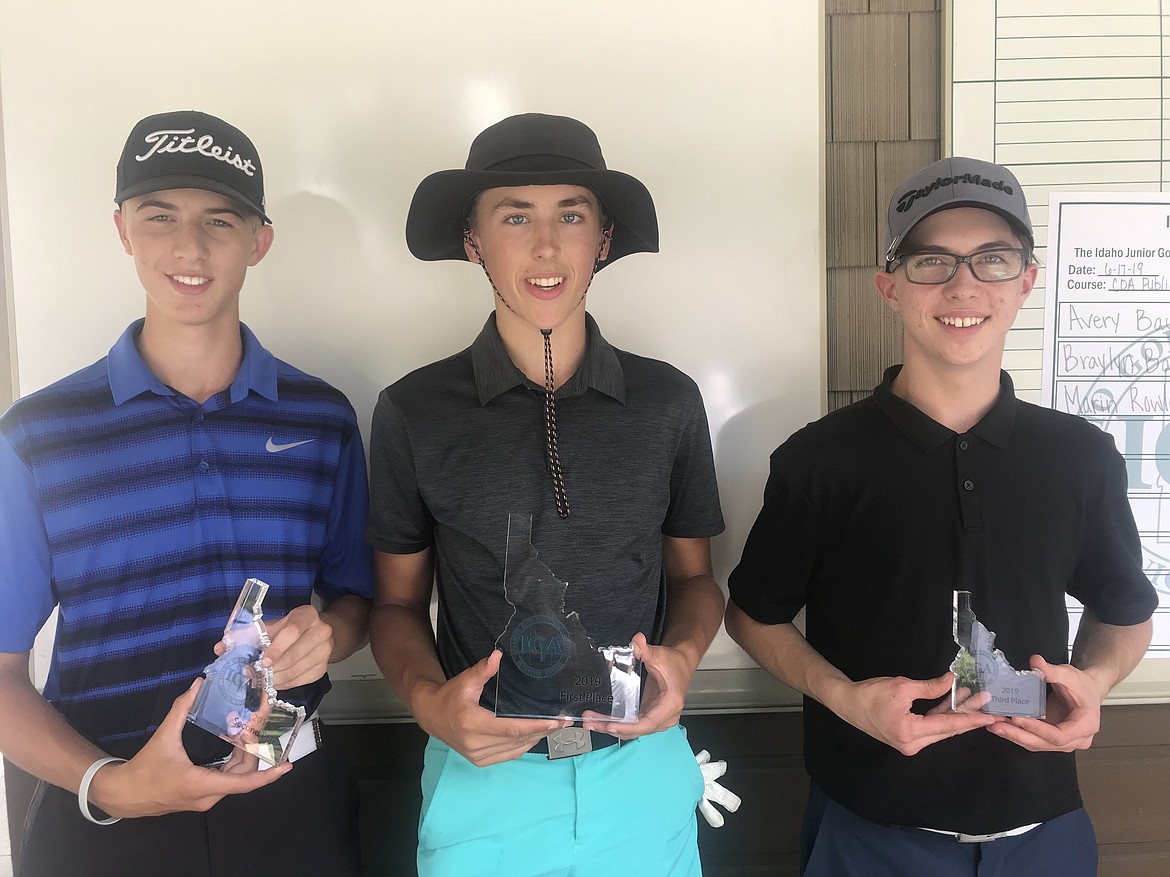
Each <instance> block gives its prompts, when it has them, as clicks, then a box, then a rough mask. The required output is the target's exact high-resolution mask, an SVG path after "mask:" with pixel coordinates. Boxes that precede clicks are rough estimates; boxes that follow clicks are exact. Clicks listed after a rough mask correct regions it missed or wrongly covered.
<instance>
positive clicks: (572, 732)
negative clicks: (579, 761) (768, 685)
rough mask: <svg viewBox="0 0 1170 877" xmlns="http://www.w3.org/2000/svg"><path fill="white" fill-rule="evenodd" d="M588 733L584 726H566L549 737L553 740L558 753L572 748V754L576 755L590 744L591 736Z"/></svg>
mask: <svg viewBox="0 0 1170 877" xmlns="http://www.w3.org/2000/svg"><path fill="white" fill-rule="evenodd" d="M588 733H589V732H588V731H585V730H583V729H582V728H565V729H563V730H561V731H557V732H556V733H555V734H553V735H552V736H551V737H550V738H549V739H551V740H552V743H553V748H554V749H556V751H557V752H558V753H565V751H566V750H569V749H571V750H572V754H573V755H576V754H577V753H578V752H581V751H583V750H584V749H585V747H586V746H588V745H589V738H588V737H586V736H585V735H586V734H588Z"/></svg>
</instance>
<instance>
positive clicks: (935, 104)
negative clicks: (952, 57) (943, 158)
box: [907, 12, 942, 140]
mask: <svg viewBox="0 0 1170 877" xmlns="http://www.w3.org/2000/svg"><path fill="white" fill-rule="evenodd" d="M941 30H942V28H941V27H940V22H939V15H938V13H936V12H916V13H914V14H913V15H911V16H910V52H909V69H908V71H907V76H908V78H909V95H910V139H911V140H938V139H939V137H940V135H941V133H942V97H941V92H940V89H941V88H942V64H941V59H942V42H941V40H942V36H941Z"/></svg>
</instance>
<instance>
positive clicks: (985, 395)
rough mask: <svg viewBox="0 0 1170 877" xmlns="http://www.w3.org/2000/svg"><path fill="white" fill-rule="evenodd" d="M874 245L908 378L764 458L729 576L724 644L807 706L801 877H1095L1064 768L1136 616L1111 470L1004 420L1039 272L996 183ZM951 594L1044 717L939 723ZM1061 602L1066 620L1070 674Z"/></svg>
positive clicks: (943, 165)
mask: <svg viewBox="0 0 1170 877" xmlns="http://www.w3.org/2000/svg"><path fill="white" fill-rule="evenodd" d="M887 244H888V246H887V249H886V265H885V271H883V272H881V273H879V274H878V275H877V288H878V292H879V293H880V294H881V296H882V298H883V300H884V301H885V302H886V304H888V305H889V306H890V308H892V309H893V310H894V311H895V312H897V313H898V314H899V315H900V316H901V318H902V323H903V350H904V362H903V364H902V365H900V366H894V367H893V368H891V369H889V370H888V371H887V372H886V375H885V380H884V382H883V383H882V384H881V385H880V386H879V387H878V388H877V389H876V391H875V392H874V395H873V396H872V397H871V398H870V399H868V400H865V401H863V402H859V403H857V404H855V405H852V406H850V407H848V408H845V409H844V410H841V411H838V412H835V413H833V414H830V415H829V416H827V417H825V418H823V419H822V420H820V421H817V422H816V423H813V424H810V425H809V426H807V427H806V428H804V429H803V430H800V431H799V432H797V433H796V434H795V435H793V436H792V437H791V438H790V439H789V440H788V441H787V442H785V443H784V444H783V445H781V447H780V448H779V449H778V450H776V452H775V453H774V454H773V455H772V460H771V475H770V477H769V480H768V485H767V488H766V490H765V493H764V508H763V510H762V511H761V512H760V516H759V518H758V519H757V521H756V523H755V526H754V527H753V529H752V531H751V534H750V535H749V537H748V541H747V544H746V546H745V548H744V553H743V559H742V560H741V562H740V564H739V566H738V567H737V568H736V569H735V571H734V572H733V573H732V575H731V581H730V585H731V603H730V605H729V606H728V612H727V627H728V631H729V632H730V633H731V635H732V636H733V637H734V638H735V639H736V640H737V641H738V642H740V643H741V644H742V645H743V646H744V647H745V648H746V649H747V651H748V652H749V653H750V654H751V655H752V656H753V657H754V658H755V659H756V660H757V661H759V662H760V664H761V665H762V666H763V667H764V668H766V669H767V670H769V671H770V672H772V673H773V674H774V675H775V676H777V677H778V678H780V679H781V680H783V681H784V682H786V683H788V684H789V685H792V686H793V687H795V688H797V689H798V690H800V691H802V692H803V693H804V695H805V701H804V703H805V713H804V715H805V735H804V737H805V762H806V766H807V767H808V771H809V774H810V775H811V777H812V783H813V786H812V793H811V796H810V804H809V808H808V810H807V812H806V820H805V830H806V835H805V838H804V840H806V842H807V843H806V848H805V850H804V854H805V855H806V856H808V855H809V851H810V850H811V858H810V859H808V861H807V870H806V871H805V872H804V873H805V874H806V875H830V874H831V875H838V877H839V875H853V874H857V875H860V874H864V875H881V874H898V875H937V874H949V875H963V874H967V875H974V874H976V873H979V874H983V873H992V872H994V873H996V874H1004V875H1027V877H1038V875H1060V877H1070V875H1082V874H1083V875H1089V874H1093V873H1096V865H1095V863H1096V845H1095V841H1094V837H1093V830H1092V826H1091V825H1090V823H1089V820H1088V817H1087V816H1086V814H1085V811H1084V809H1083V807H1082V805H1081V798H1080V794H1079V791H1078V788H1077V779H1076V765H1075V761H1074V756H1073V754H1072V753H1073V750H1076V749H1085V748H1087V747H1088V746H1089V745H1090V744H1091V743H1092V740H1093V735H1094V734H1095V733H1096V732H1097V729H1098V727H1099V723H1100V715H1101V702H1102V700H1103V699H1104V698H1105V696H1106V694H1108V692H1109V690H1110V689H1111V688H1112V687H1113V686H1114V685H1115V684H1116V683H1117V682H1118V681H1120V680H1121V679H1123V678H1124V677H1125V676H1126V675H1127V674H1128V673H1129V672H1130V670H1131V669H1133V667H1134V665H1135V664H1136V663H1137V661H1138V660H1139V659H1140V658H1141V656H1142V654H1143V652H1144V650H1145V648H1146V646H1147V644H1148V643H1149V639H1150V633H1151V625H1150V622H1149V618H1150V616H1151V614H1152V612H1153V609H1154V607H1155V605H1156V596H1155V594H1154V591H1153V588H1152V587H1151V585H1150V583H1149V581H1147V579H1146V577H1145V576H1144V575H1143V573H1142V564H1141V550H1140V546H1139V543H1138V535H1137V530H1136V528H1135V526H1134V521H1133V516H1132V514H1131V513H1130V510H1129V505H1128V502H1127V501H1126V481H1125V469H1124V465H1123V460H1122V458H1121V456H1120V455H1119V454H1118V453H1117V451H1116V450H1115V449H1114V446H1113V441H1112V439H1111V438H1110V437H1109V436H1108V435H1107V434H1105V433H1103V432H1101V431H1100V430H1098V429H1097V428H1096V427H1094V426H1091V425H1090V424H1089V423H1087V422H1086V421H1084V420H1081V419H1079V418H1077V417H1072V416H1069V415H1066V414H1061V413H1058V412H1056V411H1052V410H1049V409H1046V408H1039V407H1037V406H1035V405H1030V404H1028V403H1025V402H1021V401H1019V400H1017V399H1016V398H1015V396H1014V394H1013V390H1012V381H1011V378H1010V377H1008V375H1007V373H1006V372H1003V371H1001V369H1000V365H1001V362H1002V360H1003V349H1004V338H1005V336H1006V334H1007V331H1008V329H1009V328H1011V325H1012V322H1013V320H1015V317H1016V313H1017V312H1018V311H1019V309H1020V306H1021V305H1022V304H1023V303H1024V301H1025V299H1026V298H1027V297H1028V294H1029V293H1030V292H1031V291H1032V285H1033V283H1035V280H1036V270H1037V269H1036V265H1035V262H1034V261H1033V259H1032V249H1033V238H1032V228H1031V224H1030V221H1029V217H1028V210H1027V206H1026V204H1025V201H1024V195H1023V192H1022V190H1021V189H1020V184H1019V183H1018V182H1017V180H1016V178H1015V177H1014V176H1013V175H1012V174H1011V172H1010V171H1008V170H1007V169H1006V168H1004V167H1000V166H999V165H994V164H988V163H987V162H982V161H976V160H974V159H969V158H949V159H943V160H942V161H940V162H938V163H936V164H932V165H930V166H929V167H927V168H925V169H924V170H922V171H920V172H918V173H917V174H915V175H914V176H912V177H911V178H910V179H909V180H907V181H906V182H905V183H903V184H902V185H901V186H899V187H898V188H897V190H896V191H895V193H894V196H893V199H892V200H891V202H890V207H889V233H888V236H887ZM956 589H959V590H968V591H971V592H972V595H973V596H972V600H973V609H974V611H975V613H976V615H977V616H978V618H979V620H980V621H981V622H982V623H983V624H984V625H986V626H987V627H988V628H989V629H990V630H993V631H995V632H996V633H997V634H998V638H997V639H996V641H995V644H996V646H997V647H998V648H1000V649H1002V650H1003V652H1004V654H1005V655H1006V657H1007V659H1008V660H1009V661H1010V662H1011V664H1012V666H1014V667H1017V668H1025V669H1026V668H1028V667H1029V666H1031V668H1032V669H1034V670H1036V671H1038V672H1040V673H1042V674H1043V676H1044V677H1045V678H1046V679H1047V681H1048V683H1049V686H1050V691H1051V693H1050V694H1049V696H1048V708H1047V716H1046V718H1044V719H1037V718H1013V719H1010V720H1002V719H999V720H997V718H996V717H993V716H990V715H984V714H983V713H980V712H974V713H955V712H952V711H951V710H950V709H949V705H950V690H951V683H952V674H951V673H949V672H948V667H949V665H950V663H951V661H952V660H953V659H954V657H955V653H956V650H957V648H958V647H957V646H956V644H955V641H954V639H953V634H954V631H953V624H952V611H953V610H952V603H953V592H954V591H955V590H956ZM1066 593H1067V594H1071V595H1072V596H1074V597H1076V598H1077V599H1078V600H1080V601H1081V602H1082V603H1083V604H1084V605H1085V613H1084V615H1083V617H1082V619H1081V623H1080V628H1079V631H1078V633H1077V638H1076V643H1075V645H1074V647H1073V654H1072V660H1071V662H1070V661H1069V656H1068V650H1067V642H1068V615H1067V612H1066V610H1065V594H1066ZM801 607H804V608H805V609H806V612H807V617H806V622H807V626H806V632H805V635H803V636H802V635H801V633H800V631H799V630H798V629H797V628H796V627H795V626H794V625H793V623H792V622H793V619H794V618H795V616H796V614H797V612H798V611H799V610H800V609H801ZM818 828H819V832H818Z"/></svg>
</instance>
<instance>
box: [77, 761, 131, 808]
mask: <svg viewBox="0 0 1170 877" xmlns="http://www.w3.org/2000/svg"><path fill="white" fill-rule="evenodd" d="M114 761H120V762H123V763H125V761H126V759H125V758H118V757H116V756H113V755H107V756H106V757H105V758H99V759H98V760H97V761H95V762H94V763H93V764H91V765H90V766H89V770H87V771H86V772H85V776H83V777H82V778H81V787H80V788H79V789H78V790H77V806H78V808H79V809H80V810H81V815H82V816H84V817H85V818H86V819H88V820H89V821H90V822H92V823H93V824H94V825H113V824H114V823H115V822H120V821H121V819H122V817H121V816H110V817H108V818H106V819H95V818H94V815H93V814H92V813H90V812H89V784H90V783H92V782H93V778H94V775H95V774H96V773H97V772H98V771H99V770H101V769H102V768H103V767H105V766H106V765H107V764H110V763H111V762H114Z"/></svg>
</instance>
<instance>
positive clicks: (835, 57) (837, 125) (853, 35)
mask: <svg viewBox="0 0 1170 877" xmlns="http://www.w3.org/2000/svg"><path fill="white" fill-rule="evenodd" d="M829 51H830V52H832V55H831V57H830V62H829V63H830V64H831V66H832V70H833V87H832V92H831V100H832V116H831V118H832V120H833V137H834V139H835V140H837V141H842V140H904V139H906V138H907V137H908V136H909V132H910V117H909V100H908V98H907V95H908V89H907V79H906V77H907V75H908V70H909V64H908V54H909V51H910V22H909V17H908V16H907V15H875V14H872V13H871V14H868V15H837V16H835V17H834V18H833V20H832V31H831V34H830V39H829Z"/></svg>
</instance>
